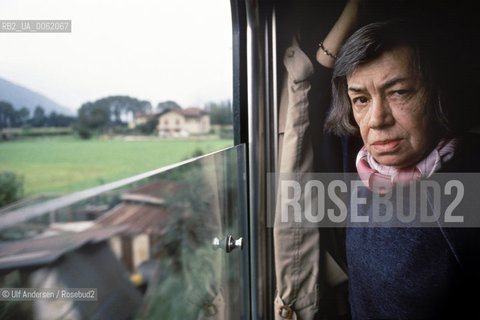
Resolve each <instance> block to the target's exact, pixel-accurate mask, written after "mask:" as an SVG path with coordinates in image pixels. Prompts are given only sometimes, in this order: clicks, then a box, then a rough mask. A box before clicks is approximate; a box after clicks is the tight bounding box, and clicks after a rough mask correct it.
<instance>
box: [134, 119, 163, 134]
mask: <svg viewBox="0 0 480 320" xmlns="http://www.w3.org/2000/svg"><path fill="white" fill-rule="evenodd" d="M157 125H158V117H151V118H150V119H148V120H147V122H145V123H143V124H141V125H139V126H137V128H138V129H139V130H140V132H141V133H143V134H152V133H154V132H155V129H157Z"/></svg>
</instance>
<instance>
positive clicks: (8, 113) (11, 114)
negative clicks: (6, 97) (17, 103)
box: [0, 101, 15, 130]
mask: <svg viewBox="0 0 480 320" xmlns="http://www.w3.org/2000/svg"><path fill="white" fill-rule="evenodd" d="M14 122H15V109H13V106H12V105H11V104H10V103H8V102H6V101H0V130H1V129H3V128H9V127H11V126H12V125H13V123H14Z"/></svg>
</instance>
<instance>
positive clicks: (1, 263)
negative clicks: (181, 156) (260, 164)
mask: <svg viewBox="0 0 480 320" xmlns="http://www.w3.org/2000/svg"><path fill="white" fill-rule="evenodd" d="M244 156H245V155H244V147H243V146H237V147H234V148H230V149H227V150H224V151H222V152H217V153H214V154H212V155H209V156H205V157H200V158H199V159H198V160H195V161H193V162H190V163H187V164H185V165H182V166H179V167H177V168H175V169H173V170H169V171H166V172H163V173H160V174H155V175H152V176H149V177H147V178H144V179H140V180H138V181H134V182H132V183H129V184H128V185H126V186H124V187H122V188H120V189H112V190H108V191H107V192H103V193H101V194H100V195H97V196H95V197H91V198H88V199H86V200H83V201H80V202H78V203H75V204H73V205H70V206H67V207H64V208H59V209H56V210H55V211H52V212H46V214H43V215H39V216H37V217H35V218H34V219H30V220H29V221H26V222H24V223H22V224H18V225H15V226H13V227H10V228H7V229H4V230H2V232H1V234H2V239H1V242H0V287H2V288H97V293H98V299H97V301H95V302H81V301H72V300H41V299H40V300H39V299H37V300H34V301H22V302H15V301H12V300H8V299H7V300H6V301H0V318H2V319H3V318H5V319H8V318H12V317H13V318H16V317H17V316H18V317H19V316H21V317H22V319H33V318H36V319H51V318H52V317H54V318H57V317H65V316H69V317H71V318H73V319H85V318H88V319H90V318H95V317H96V318H99V319H106V318H115V319H240V318H242V317H245V314H244V312H245V309H244V308H245V306H246V303H247V301H246V300H245V296H244V295H243V292H244V284H243V283H244V282H245V283H246V282H247V277H246V270H245V269H244V267H243V266H244V262H245V261H244V259H245V258H246V250H244V251H242V250H240V249H236V250H233V251H232V252H231V253H228V254H227V253H226V252H225V251H223V250H218V249H217V250H216V248H215V247H214V246H213V245H212V241H213V239H214V238H216V237H217V238H218V239H224V238H225V236H226V235H229V234H230V235H232V236H233V237H234V238H235V239H237V238H239V237H242V236H243V237H245V236H246V234H245V232H246V230H245V222H244V221H245V212H244V208H245V203H246V199H245V181H244V179H245V172H244V167H243V164H244V163H245V159H244ZM6 214H7V215H8V214H9V213H6ZM3 217H6V216H2V217H0V221H1V219H2V218H3ZM13 318H12V319H13Z"/></svg>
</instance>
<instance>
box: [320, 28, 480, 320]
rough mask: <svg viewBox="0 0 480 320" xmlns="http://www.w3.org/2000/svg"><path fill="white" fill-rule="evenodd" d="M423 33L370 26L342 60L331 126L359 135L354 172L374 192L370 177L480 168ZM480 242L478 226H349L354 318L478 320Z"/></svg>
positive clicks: (394, 178)
mask: <svg viewBox="0 0 480 320" xmlns="http://www.w3.org/2000/svg"><path fill="white" fill-rule="evenodd" d="M425 35H426V34H424V33H423V32H422V31H421V30H420V29H418V28H416V27H415V26H413V25H412V24H411V23H406V22H405V21H389V22H382V23H374V24H369V25H367V26H364V27H362V28H361V29H359V30H358V31H356V32H355V33H354V34H353V35H352V36H351V37H350V38H349V39H348V40H347V41H346V43H345V44H344V46H343V47H342V49H341V51H340V52H339V53H338V57H337V56H335V59H336V61H335V67H334V73H333V99H334V103H333V105H334V107H333V109H332V112H331V113H330V115H329V118H328V119H327V123H326V126H327V128H329V129H330V130H331V131H332V132H334V133H336V134H338V135H343V136H345V135H355V134H358V133H359V134H360V136H361V138H362V140H363V143H364V146H363V147H362V148H361V150H360V151H359V152H358V154H357V157H356V161H355V162H356V167H357V171H358V173H359V174H360V176H361V177H362V180H365V181H366V182H365V183H366V184H367V186H368V187H369V188H371V189H373V192H376V191H377V190H374V188H372V186H371V185H369V183H371V182H372V181H375V179H372V178H381V179H384V180H385V181H390V182H391V184H392V187H394V186H395V185H396V183H397V182H400V183H407V182H409V181H411V180H418V179H422V178H424V177H429V176H431V175H432V174H433V173H435V172H459V171H462V172H478V171H479V169H480V168H479V165H478V156H479V154H478V153H479V148H478V145H479V144H478V142H477V141H478V140H477V141H475V140H474V139H473V138H472V137H471V136H468V135H465V134H464V133H462V132H460V131H459V130H458V128H459V127H461V126H459V125H457V124H456V123H454V122H453V121H452V119H456V118H455V117H453V116H452V114H453V111H452V110H450V109H448V108H447V106H448V104H447V103H446V102H448V101H449V100H448V99H447V97H446V92H447V91H445V87H444V84H445V83H446V82H445V81H443V80H442V77H441V73H440V71H441V69H439V68H438V66H437V65H436V62H438V61H437V60H436V56H435V53H436V51H435V50H433V48H432V47H430V46H429V41H428V37H425ZM323 49H324V50H328V48H322V50H323ZM437 57H438V56H437ZM365 177H366V178H365ZM365 210H366V212H367V213H368V212H369V211H370V212H371V210H372V208H371V207H368V206H367V208H366V209H365ZM479 238H480V236H479V232H477V231H476V230H472V229H454V230H453V229H450V230H445V229H441V228H348V230H347V240H346V245H347V260H348V272H349V294H350V304H351V309H352V310H351V311H352V316H353V318H354V319H423V318H434V319H438V318H443V317H445V316H446V315H449V316H458V315H460V314H461V315H463V316H468V317H467V318H468V319H473V318H471V316H472V313H474V314H476V315H477V317H478V314H479V312H478V309H479V308H475V304H474V303H472V301H474V298H473V297H476V298H478V297H479V294H478V293H477V292H473V293H472V294H473V295H474V296H472V294H471V293H468V294H467V289H468V288H470V289H475V290H476V291H478V287H476V285H478V281H477V280H478V279H477V278H478V277H477V276H476V274H475V273H478V270H480V269H478V270H476V269H477V268H478V267H479V266H480V265H479V264H478V258H472V255H475V256H476V255H479V253H480V251H479V250H480V245H479ZM472 299H473V300H472ZM467 318H462V319H467Z"/></svg>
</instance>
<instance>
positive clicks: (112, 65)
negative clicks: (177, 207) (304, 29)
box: [0, 0, 233, 207]
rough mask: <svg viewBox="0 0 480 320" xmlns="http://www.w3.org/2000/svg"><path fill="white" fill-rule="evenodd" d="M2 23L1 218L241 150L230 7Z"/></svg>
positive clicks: (86, 13)
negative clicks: (58, 28) (18, 204)
mask: <svg viewBox="0 0 480 320" xmlns="http://www.w3.org/2000/svg"><path fill="white" fill-rule="evenodd" d="M28 19H44V20H62V21H64V20H66V21H68V22H69V23H70V25H69V27H70V32H51V33H43V32H35V33H34V32H31V30H30V29H33V28H35V27H36V25H35V23H33V22H31V20H28ZM0 20H2V23H3V28H2V32H0V45H1V48H2V50H1V54H0V132H1V134H0V171H1V172H0V181H4V180H8V181H11V182H10V185H15V186H17V189H16V190H17V191H18V192H10V193H9V194H8V195H5V196H4V197H3V198H5V199H2V197H0V207H1V206H4V205H6V204H7V203H11V202H14V201H18V200H22V199H23V200H26V201H28V200H29V199H30V200H32V199H33V200H32V201H36V200H38V198H39V197H40V198H42V199H45V198H50V197H55V196H58V195H62V194H66V193H70V192H75V191H79V190H84V189H87V188H90V187H94V186H98V185H102V184H105V183H108V182H112V181H115V180H118V179H121V178H126V177H129V176H132V175H134V174H138V173H142V172H145V171H148V170H153V169H156V168H159V167H162V166H165V165H168V164H172V163H175V162H178V161H181V160H185V159H187V158H191V157H193V156H194V155H200V154H205V153H209V152H212V151H214V150H219V149H222V148H225V147H227V146H231V145H232V144H233V130H232V109H231V106H232V103H231V100H232V36H231V34H232V28H231V11H230V5H229V1H223V0H209V1H201V2H200V1H173V2H172V1H155V0H147V1H141V2H138V1H131V0H128V1H120V2H119V1H113V0H102V1H93V0H88V1H81V2H78V1H73V0H72V1H62V0H54V1H49V2H48V6H47V5H46V4H45V3H41V2H38V1H32V0H19V1H17V0H15V1H14V0H6V1H2V2H1V3H0ZM11 20H16V21H14V22H13V23H15V22H16V25H13V26H12V24H11V22H10V21H11ZM29 21H30V23H29ZM27 23H29V25H27ZM27 27H29V28H30V29H28V28H27ZM9 28H16V31H17V32H8V31H10V30H9ZM19 30H21V31H22V32H18V31H19ZM29 31H30V32H29Z"/></svg>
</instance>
